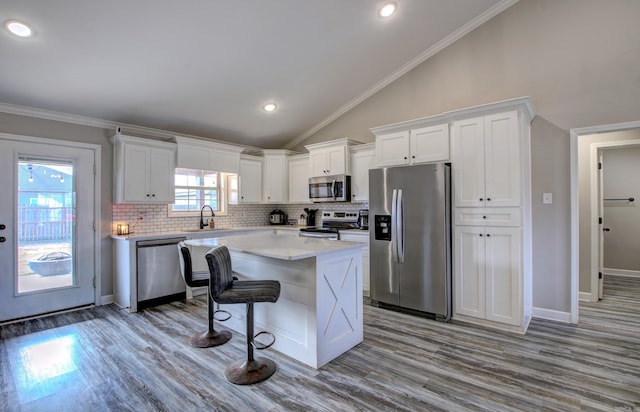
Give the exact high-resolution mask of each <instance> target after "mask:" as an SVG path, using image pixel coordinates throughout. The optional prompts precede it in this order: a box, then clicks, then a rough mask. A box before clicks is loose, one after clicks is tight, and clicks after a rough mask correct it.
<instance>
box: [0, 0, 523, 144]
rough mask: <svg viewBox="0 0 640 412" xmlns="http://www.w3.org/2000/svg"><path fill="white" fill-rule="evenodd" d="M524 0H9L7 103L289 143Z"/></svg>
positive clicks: (4, 46)
mask: <svg viewBox="0 0 640 412" xmlns="http://www.w3.org/2000/svg"><path fill="white" fill-rule="evenodd" d="M514 2H515V0H396V3H398V10H397V13H396V14H395V15H394V16H392V17H391V18H389V19H387V20H383V19H380V18H378V17H377V15H376V12H377V9H378V8H379V7H380V6H381V5H382V4H383V3H384V2H383V1H379V0H226V1H222V0H180V1H170V0H135V1H131V0H109V1H86V0H56V1H37V0H29V1H27V0H25V1H16V0H0V16H1V18H2V23H3V24H4V22H5V21H7V20H9V19H19V20H22V21H25V22H27V23H29V24H30V25H32V27H33V28H34V30H35V32H36V35H35V36H34V37H33V38H29V39H19V38H15V37H13V36H11V35H10V34H9V33H8V32H7V31H6V30H4V29H3V30H2V34H1V35H0V56H2V62H1V65H0V102H4V103H9V104H12V105H21V106H28V107H34V108H39V109H45V110H53V111H58V112H63V113H69V114H75V115H82V116H89V117H93V118H97V119H104V120H109V121H113V122H118V123H124V124H133V125H139V126H145V127H150V128H155V129H161V130H167V131H171V132H176V133H178V134H188V135H195V136H201V137H207V138H213V139H217V140H222V141H229V142H235V143H239V144H245V145H249V146H254V147H261V148H280V147H284V146H285V145H286V144H287V143H288V142H290V141H292V140H293V139H301V138H303V137H305V136H307V135H310V134H311V133H312V132H313V131H314V130H316V129H318V128H319V127H321V126H322V125H324V124H326V123H328V122H329V121H331V120H332V119H334V118H336V117H337V116H339V115H340V114H341V113H343V112H344V111H346V110H347V109H348V108H350V107H353V106H354V105H355V104H357V103H358V102H360V101H362V100H363V99H364V98H366V97H368V96H369V95H371V94H372V93H374V92H375V91H377V90H379V89H380V88H381V87H383V86H384V85H385V84H388V82H390V81H391V80H393V79H395V78H397V77H398V76H399V75H401V74H403V73H404V72H406V71H407V70H408V69H410V68H412V67H414V66H415V65H417V64H418V63H419V62H421V61H423V60H424V59H426V58H427V57H429V56H430V55H431V54H433V53H435V52H436V51H437V50H439V49H441V48H442V47H443V45H446V44H448V43H450V42H451V41H453V40H455V38H457V36H460V35H462V34H464V33H466V32H468V31H469V30H471V29H472V28H474V27H476V26H477V25H478V24H481V23H482V22H484V21H486V20H487V19H488V18H490V17H492V16H493V15H495V14H496V13H498V12H499V11H501V10H503V9H504V8H505V7H508V6H509V5H511V4H513V3H514ZM269 101H274V102H276V103H277V104H278V109H277V110H276V111H275V112H273V113H266V112H264V111H263V110H262V109H261V106H262V105H263V104H264V103H266V102H269Z"/></svg>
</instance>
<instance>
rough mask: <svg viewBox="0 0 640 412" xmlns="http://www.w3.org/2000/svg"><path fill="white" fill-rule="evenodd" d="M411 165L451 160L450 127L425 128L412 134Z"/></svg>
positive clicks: (412, 131) (445, 125)
mask: <svg viewBox="0 0 640 412" xmlns="http://www.w3.org/2000/svg"><path fill="white" fill-rule="evenodd" d="M409 136H410V139H409V143H410V150H409V153H410V154H411V159H410V161H411V163H412V164H413V163H427V162H443V161H447V160H449V125H448V124H440V125H437V126H429V127H423V128H421V129H415V130H411V132H410V135H409Z"/></svg>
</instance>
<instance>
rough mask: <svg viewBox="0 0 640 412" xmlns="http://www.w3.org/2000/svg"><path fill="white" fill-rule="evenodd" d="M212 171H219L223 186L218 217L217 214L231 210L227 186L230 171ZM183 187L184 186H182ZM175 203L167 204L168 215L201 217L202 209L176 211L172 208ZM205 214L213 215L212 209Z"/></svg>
mask: <svg viewBox="0 0 640 412" xmlns="http://www.w3.org/2000/svg"><path fill="white" fill-rule="evenodd" d="M208 172H211V173H218V175H219V176H218V181H219V182H220V185H221V187H219V188H218V196H219V197H220V203H221V205H220V206H221V208H222V210H219V211H216V212H215V214H216V217H217V216H227V215H228V210H229V202H228V200H229V194H228V193H227V191H228V187H227V184H226V182H227V177H228V176H229V173H224V172H216V171H208ZM180 187H182V186H180ZM172 206H173V204H168V205H167V217H193V216H197V217H200V210H189V211H183V212H179V211H174V210H173V209H172ZM204 215H205V216H211V211H210V210H208V209H207V210H206V211H205V213H204Z"/></svg>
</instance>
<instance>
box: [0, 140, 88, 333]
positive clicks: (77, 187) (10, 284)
mask: <svg viewBox="0 0 640 412" xmlns="http://www.w3.org/2000/svg"><path fill="white" fill-rule="evenodd" d="M96 156H97V152H96V150H94V149H91V148H87V147H78V146H76V145H75V143H71V142H61V141H56V140H50V139H30V138H29V139H25V138H22V137H13V136H10V137H8V138H7V137H6V136H0V188H2V192H1V193H0V322H5V321H13V320H18V319H24V318H29V317H32V316H39V315H42V314H47V313H53V312H56V311H60V310H66V309H71V308H76V307H82V306H86V305H90V304H92V303H95V300H96V292H95V282H96V278H95V276H96V240H97V238H96V234H95V227H96V215H95V212H96V208H95V207H96V205H95V196H96V195H95V194H96V190H97V187H96V179H95V168H94V164H95V161H96V160H95V159H96Z"/></svg>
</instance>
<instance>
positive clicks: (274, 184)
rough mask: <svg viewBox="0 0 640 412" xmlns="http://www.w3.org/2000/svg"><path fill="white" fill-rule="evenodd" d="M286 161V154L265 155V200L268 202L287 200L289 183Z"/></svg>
mask: <svg viewBox="0 0 640 412" xmlns="http://www.w3.org/2000/svg"><path fill="white" fill-rule="evenodd" d="M285 161H286V159H285V157H284V156H265V158H264V184H265V190H264V201H265V202H267V203H273V202H284V201H285V200H286V192H287V191H288V186H289V185H288V183H285V177H286V172H285V168H286V164H285ZM285 184H286V186H285Z"/></svg>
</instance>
